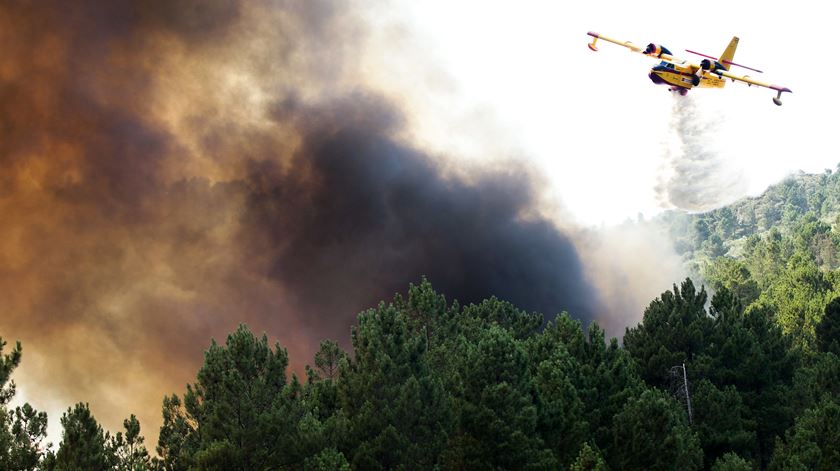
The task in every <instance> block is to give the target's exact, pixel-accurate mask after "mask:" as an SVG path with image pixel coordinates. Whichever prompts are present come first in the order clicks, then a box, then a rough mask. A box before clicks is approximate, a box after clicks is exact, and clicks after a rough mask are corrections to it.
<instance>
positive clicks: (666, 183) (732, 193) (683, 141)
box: [656, 94, 747, 212]
mask: <svg viewBox="0 0 840 471" xmlns="http://www.w3.org/2000/svg"><path fill="white" fill-rule="evenodd" d="M673 98H674V104H673V107H672V108H671V127H670V129H669V134H668V135H667V136H666V137H667V138H668V139H669V142H667V143H666V145H665V148H666V155H665V159H666V161H665V174H664V175H662V177H661V181H660V183H659V185H658V186H657V188H656V193H657V196H658V197H659V200H660V201H661V202H662V203H663V204H664V205H665V206H667V207H671V208H678V209H682V210H686V211H692V212H699V211H708V210H711V209H714V208H717V207H720V206H724V205H726V204H729V203H731V202H733V201H735V200H736V199H738V198H740V197H742V196H744V194H746V189H747V188H746V182H747V180H746V179H745V178H744V175H743V172H741V171H738V169H737V167H736V166H735V165H733V163H732V161H731V156H730V155H727V153H726V149H722V148H721V147H720V145H719V143H718V132H717V124H718V122H719V118H718V117H713V116H708V115H706V114H705V113H704V110H703V109H702V107H700V106H699V105H698V103H697V101H696V99H695V97H694V96H692V95H691V94H689V95H687V96H680V95H678V94H674V97H673Z"/></svg>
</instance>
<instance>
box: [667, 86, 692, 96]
mask: <svg viewBox="0 0 840 471" xmlns="http://www.w3.org/2000/svg"><path fill="white" fill-rule="evenodd" d="M668 91H669V92H676V93H679V94H680V96H686V95H688V89H687V88H683V87H671V88H669V89H668Z"/></svg>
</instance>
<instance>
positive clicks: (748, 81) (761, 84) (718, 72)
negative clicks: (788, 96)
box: [711, 70, 793, 96]
mask: <svg viewBox="0 0 840 471" xmlns="http://www.w3.org/2000/svg"><path fill="white" fill-rule="evenodd" d="M711 73H713V74H715V75H719V76H721V77H726V78H728V79H731V80H732V81H736V80H737V81H739V82H744V83H746V84H747V85H755V86H757V87H765V88H769V89H771V90H776V91H777V92H779V95H778V96H781V95H782V92H788V93H793V92H792V91H791V90H790V89H789V88H787V87H782V86H780V85H772V84H769V83H766V82H760V81H758V80H754V79H752V78H750V77H749V76H748V75H735V74H733V73H731V72H729V71H727V70H716V71H714V72H711Z"/></svg>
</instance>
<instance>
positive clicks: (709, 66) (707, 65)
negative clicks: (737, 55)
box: [700, 59, 726, 72]
mask: <svg viewBox="0 0 840 471" xmlns="http://www.w3.org/2000/svg"><path fill="white" fill-rule="evenodd" d="M700 68H702V69H703V70H711V71H712V72H716V71H718V70H726V67H724V66H723V64H721V63H720V62H718V61H716V60H711V59H703V60H702V61H700Z"/></svg>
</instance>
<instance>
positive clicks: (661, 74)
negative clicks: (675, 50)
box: [586, 31, 793, 106]
mask: <svg viewBox="0 0 840 471" xmlns="http://www.w3.org/2000/svg"><path fill="white" fill-rule="evenodd" d="M586 34H588V35H589V36H592V42H591V43H589V44H588V46H589V49H591V50H592V51H598V47H597V46H596V43H597V42H598V40H599V39H600V40H601V41H606V42H610V43H613V44H617V45H619V46H622V47H626V48H627V49H629V50H630V52H638V53H640V54H643V55H646V56H648V57H653V58H656V59H660V62H659V63H658V64H657V65H655V66H653V67H652V68H651V70H650V73H649V74H648V77H650V79H651V81H652V82H653V83H655V84H657V85H668V86H669V88H668V90H670V91H672V92H677V93H679V94H680V95H685V94H687V93H688V91H689V90H691V89H692V88H694V87H700V88H723V86H724V85H726V79H730V80H732V81H733V82H743V83H746V84H747V85H748V86H752V85H755V86H758V87H765V88H769V89H771V90H775V91H776V92H777V93H776V96H775V97H773V103H775V104H776V105H778V106H781V105H782V93H784V92H787V93H793V92H792V91H791V90H790V89H789V88H787V87H782V86H779V85H772V84H769V83H765V82H761V81H758V80H754V79H752V78H751V77H750V76H748V75H737V74H733V73H731V72H730V71H729V69H730V68H731V66H736V67H741V68H744V69H747V70H751V71H753V72H758V73H761V71H760V70H758V69H754V68H752V67H747V66H745V65H740V64H736V63H735V62H733V61H732V59H734V57H735V49H736V48H737V47H738V38H737V37H733V38H732V40H731V41H730V42H729V45H728V46H727V47H726V49H725V50H724V51H723V54H721V55H720V56H719V57H714V56H709V55H706V54H701V53H699V52H694V51H690V50H686V51H687V52H690V53H692V54H697V55H699V56H702V57H705V59H703V60H702V61H700V63H699V64H695V63H692V62H689V61H686V60H683V59H679V58H677V57H674V56H673V55H671V51H669V50H668V49H667V48H666V47H664V46H661V45H658V44H653V43H651V44H648V45H647V47H645V48H641V47H639V46H636V45H635V44H633V43H632V42H630V41H619V40H617V39H613V38H609V37H606V36H604V35H602V34H599V33H596V32H593V31H589V32H588V33H586Z"/></svg>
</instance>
